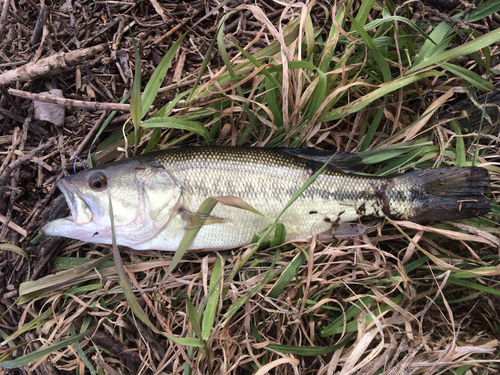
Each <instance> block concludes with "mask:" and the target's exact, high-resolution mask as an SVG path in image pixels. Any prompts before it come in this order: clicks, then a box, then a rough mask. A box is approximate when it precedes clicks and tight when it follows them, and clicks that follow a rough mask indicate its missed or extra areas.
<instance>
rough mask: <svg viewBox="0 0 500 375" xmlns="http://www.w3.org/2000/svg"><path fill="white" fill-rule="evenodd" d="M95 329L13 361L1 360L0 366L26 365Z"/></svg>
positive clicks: (10, 367)
mask: <svg viewBox="0 0 500 375" xmlns="http://www.w3.org/2000/svg"><path fill="white" fill-rule="evenodd" d="M93 331H94V328H91V329H88V330H86V331H85V332H82V333H80V334H78V335H76V336H72V337H68V338H67V339H64V340H61V341H59V342H58V343H57V344H53V345H50V346H48V347H46V348H43V349H39V350H37V351H34V352H32V353H29V354H26V355H23V356H22V357H20V358H16V359H14V360H12V361H5V362H0V367H3V368H8V369H14V368H18V367H22V366H25V365H27V364H29V363H31V362H33V361H36V360H38V359H40V358H43V357H45V356H46V355H49V354H50V353H53V352H55V351H56V350H59V349H63V348H66V347H68V346H69V345H72V344H74V343H75V342H77V341H80V340H82V339H83V338H85V337H86V336H87V335H89V334H90V333H92V332H93Z"/></svg>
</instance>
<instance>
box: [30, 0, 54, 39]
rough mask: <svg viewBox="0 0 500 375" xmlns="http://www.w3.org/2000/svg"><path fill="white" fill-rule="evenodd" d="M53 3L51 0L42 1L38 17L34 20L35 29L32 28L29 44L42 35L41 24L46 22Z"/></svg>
mask: <svg viewBox="0 0 500 375" xmlns="http://www.w3.org/2000/svg"><path fill="white" fill-rule="evenodd" d="M52 6H53V3H52V1H51V0H45V1H42V8H41V9H40V13H39V14H38V19H37V20H36V25H35V29H34V30H33V35H32V36H31V40H30V44H31V45H32V46H33V45H35V44H37V43H38V42H39V41H40V38H41V37H42V31H43V26H44V25H45V22H47V18H48V17H49V13H50V10H51V9H52Z"/></svg>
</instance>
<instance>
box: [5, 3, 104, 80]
mask: <svg viewBox="0 0 500 375" xmlns="http://www.w3.org/2000/svg"><path fill="white" fill-rule="evenodd" d="M8 2H9V0H6V3H8ZM0 30H1V29H0ZM107 46H108V43H104V44H99V45H97V46H93V47H89V48H83V49H78V50H76V51H71V52H59V53H56V54H55V55H52V56H49V57H46V58H43V59H40V60H38V61H37V62H36V63H28V64H26V65H23V66H20V67H19V68H16V69H12V70H9V71H7V72H5V73H3V74H0V85H5V86H8V85H12V84H14V83H18V82H27V81H30V80H32V79H35V78H38V77H41V76H46V75H54V74H59V73H61V72H64V71H67V70H70V69H72V68H73V67H74V66H75V65H78V64H80V63H82V62H83V61H86V60H88V59H89V58H90V57H92V56H94V55H96V54H98V53H100V52H102V51H104V50H105V49H106V48H107Z"/></svg>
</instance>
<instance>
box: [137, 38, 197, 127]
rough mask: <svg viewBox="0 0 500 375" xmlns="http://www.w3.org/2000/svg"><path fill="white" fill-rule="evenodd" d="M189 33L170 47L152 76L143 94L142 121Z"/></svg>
mask: <svg viewBox="0 0 500 375" xmlns="http://www.w3.org/2000/svg"><path fill="white" fill-rule="evenodd" d="M186 35H187V32H185V33H184V34H183V35H182V36H181V37H180V38H179V39H178V40H177V41H176V42H175V43H174V44H173V45H172V47H170V48H169V49H168V51H167V53H166V54H165V56H164V57H163V59H162V60H161V62H160V63H159V64H158V66H157V67H156V69H155V71H154V73H153V74H152V75H151V78H150V79H149V81H148V83H147V85H146V87H145V88H144V92H143V93H142V116H141V119H142V118H144V116H146V114H147V113H148V110H149V107H150V106H151V104H153V101H154V100H155V98H156V95H157V94H158V90H159V89H160V86H161V83H162V82H163V79H164V78H165V75H166V74H167V70H168V68H169V67H170V63H171V62H172V60H173V59H174V57H175V54H176V53H177V51H178V49H179V47H180V46H181V44H182V41H183V40H184V38H185V37H186Z"/></svg>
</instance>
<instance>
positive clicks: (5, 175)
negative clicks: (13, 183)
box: [0, 139, 56, 188]
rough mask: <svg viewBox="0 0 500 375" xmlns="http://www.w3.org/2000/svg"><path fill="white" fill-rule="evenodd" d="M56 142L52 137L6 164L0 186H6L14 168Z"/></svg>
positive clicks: (0, 177) (0, 176)
mask: <svg viewBox="0 0 500 375" xmlns="http://www.w3.org/2000/svg"><path fill="white" fill-rule="evenodd" d="M55 143H56V142H55V140H54V139H51V140H49V141H48V142H45V143H44V144H41V145H40V146H38V147H37V148H35V149H33V150H31V151H30V152H29V153H27V154H26V155H24V156H22V157H20V158H19V159H17V160H16V161H15V162H12V163H11V164H9V165H8V166H6V167H5V169H4V171H3V172H2V174H1V175H0V188H3V187H5V185H6V183H7V180H8V178H9V176H10V174H11V173H12V171H14V169H16V168H18V167H20V166H21V165H22V164H24V163H26V162H27V161H28V160H30V159H31V158H32V157H33V156H35V155H38V154H39V153H40V152H42V151H44V150H45V149H47V148H49V147H50V146H53V145H55Z"/></svg>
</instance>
